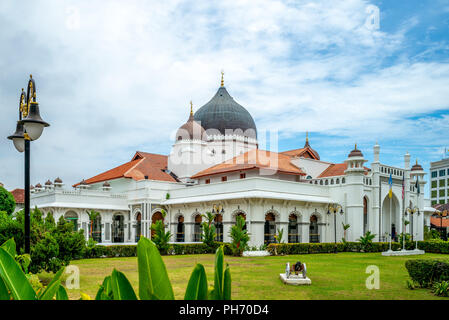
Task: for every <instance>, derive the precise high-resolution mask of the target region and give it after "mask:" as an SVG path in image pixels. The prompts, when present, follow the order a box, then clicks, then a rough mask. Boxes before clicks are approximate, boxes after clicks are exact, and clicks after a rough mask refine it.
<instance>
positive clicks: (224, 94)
mask: <svg viewBox="0 0 449 320" xmlns="http://www.w3.org/2000/svg"><path fill="white" fill-rule="evenodd" d="M194 119H195V121H198V122H199V123H200V124H201V126H202V127H203V128H204V130H206V131H207V133H209V132H211V130H213V129H215V130H218V131H219V132H220V133H221V134H222V135H225V134H226V133H228V134H229V132H226V130H233V131H234V130H236V129H240V130H242V134H244V135H245V136H247V137H250V138H254V139H256V138H257V128H256V124H255V122H254V119H253V117H252V116H251V114H250V113H249V112H248V111H247V110H246V109H245V108H244V107H242V106H241V105H240V104H238V103H237V102H235V100H234V99H233V98H232V97H231V96H230V95H229V93H228V91H227V90H226V88H225V87H223V86H222V87H220V88H219V89H218V91H217V93H216V94H215V96H214V97H213V98H212V99H211V100H210V101H209V102H208V103H206V104H205V105H204V106H202V107H201V108H200V109H199V110H198V111H197V112H195V115H194ZM247 130H248V131H247ZM217 133H218V132H217ZM235 133H237V132H235ZM212 134H213V133H212Z"/></svg>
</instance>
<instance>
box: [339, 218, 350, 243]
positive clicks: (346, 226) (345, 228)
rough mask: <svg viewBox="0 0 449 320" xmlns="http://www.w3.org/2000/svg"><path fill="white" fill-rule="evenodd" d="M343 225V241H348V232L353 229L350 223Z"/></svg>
mask: <svg viewBox="0 0 449 320" xmlns="http://www.w3.org/2000/svg"><path fill="white" fill-rule="evenodd" d="M341 224H342V225H343V232H344V237H343V241H346V230H348V229H349V228H350V227H351V225H350V224H349V223H348V224H344V223H343V222H342V223H341Z"/></svg>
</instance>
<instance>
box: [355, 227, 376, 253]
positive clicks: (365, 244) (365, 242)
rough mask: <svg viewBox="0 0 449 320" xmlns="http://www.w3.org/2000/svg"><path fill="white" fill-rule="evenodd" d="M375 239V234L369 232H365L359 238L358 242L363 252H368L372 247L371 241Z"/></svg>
mask: <svg viewBox="0 0 449 320" xmlns="http://www.w3.org/2000/svg"><path fill="white" fill-rule="evenodd" d="M375 237H376V235H375V234H373V233H371V231H367V232H366V233H365V236H361V237H360V239H359V241H360V244H361V246H362V249H363V251H365V252H366V251H369V250H370V249H371V247H372V246H373V239H374V238H375Z"/></svg>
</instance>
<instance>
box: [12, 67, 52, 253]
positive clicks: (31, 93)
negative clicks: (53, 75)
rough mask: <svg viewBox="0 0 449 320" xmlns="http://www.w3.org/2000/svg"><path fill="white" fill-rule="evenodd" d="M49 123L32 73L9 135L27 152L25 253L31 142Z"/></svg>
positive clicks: (26, 249)
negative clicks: (37, 95)
mask: <svg viewBox="0 0 449 320" xmlns="http://www.w3.org/2000/svg"><path fill="white" fill-rule="evenodd" d="M48 126H49V124H48V123H47V122H45V121H44V120H42V118H41V116H40V113H39V104H38V103H37V101H36V83H35V82H34V79H33V77H32V76H31V75H30V79H29V80H28V86H27V91H26V92H25V91H24V90H23V89H22V92H21V94H20V99H19V121H17V125H16V131H15V132H14V134H12V135H11V136H9V137H8V139H9V140H12V142H13V143H14V147H15V148H16V149H17V151H19V152H25V187H24V189H25V201H24V205H25V208H24V210H25V219H24V220H25V221H24V222H25V225H24V233H25V253H30V142H31V141H34V140H37V139H39V137H40V136H41V134H42V132H43V130H44V128H45V127H48Z"/></svg>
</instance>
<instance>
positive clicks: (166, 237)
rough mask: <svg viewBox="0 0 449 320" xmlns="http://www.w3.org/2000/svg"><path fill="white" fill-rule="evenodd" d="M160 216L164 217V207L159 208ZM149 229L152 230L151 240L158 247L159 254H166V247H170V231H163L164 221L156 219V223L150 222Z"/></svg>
mask: <svg viewBox="0 0 449 320" xmlns="http://www.w3.org/2000/svg"><path fill="white" fill-rule="evenodd" d="M161 213H162V217H163V218H165V216H166V215H167V213H166V212H165V210H164V209H162V210H161ZM151 230H153V231H154V236H153V239H152V240H153V242H154V244H155V245H156V247H157V248H158V250H159V252H160V253H161V254H167V252H168V249H169V248H170V245H169V244H168V243H169V242H170V238H171V232H170V231H165V224H164V221H163V220H162V219H161V220H157V221H156V223H153V224H151Z"/></svg>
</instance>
